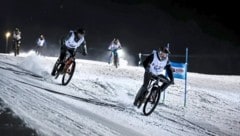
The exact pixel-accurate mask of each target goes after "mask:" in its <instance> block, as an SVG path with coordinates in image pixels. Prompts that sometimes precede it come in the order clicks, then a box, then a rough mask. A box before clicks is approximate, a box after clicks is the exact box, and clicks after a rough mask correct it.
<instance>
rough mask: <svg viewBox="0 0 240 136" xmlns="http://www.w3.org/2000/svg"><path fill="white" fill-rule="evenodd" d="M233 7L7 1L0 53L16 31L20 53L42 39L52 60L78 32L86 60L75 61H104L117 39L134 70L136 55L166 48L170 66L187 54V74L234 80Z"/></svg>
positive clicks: (238, 49)
mask: <svg viewBox="0 0 240 136" xmlns="http://www.w3.org/2000/svg"><path fill="white" fill-rule="evenodd" d="M237 5H238V4H237V3H236V2H234V1H233V0H230V1H222V2H221V1H217V2H212V3H209V1H200V0H195V1H190V0H161V1H160V0H104V1H100V0H38V1H28V0H21V1H19V0H18V1H17V0H8V1H4V2H2V3H1V5H0V13H1V16H0V33H1V36H0V50H1V52H4V51H5V48H6V47H5V45H6V44H5V43H6V39H5V36H4V34H5V32H6V31H11V32H12V30H13V29H14V28H15V27H18V28H19V29H20V30H21V32H22V36H23V40H22V46H21V50H22V51H29V50H30V49H33V48H34V47H35V42H36V39H37V37H38V36H39V35H40V34H44V35H45V37H46V40H47V43H48V45H47V48H46V49H45V55H51V56H58V54H59V39H60V38H61V37H62V36H64V35H66V34H67V33H68V31H69V30H70V29H75V28H77V27H84V28H85V29H86V31H87V34H86V40H87V45H88V48H89V55H88V56H86V57H82V56H81V55H78V57H79V58H84V59H91V60H100V61H107V55H108V52H107V47H108V45H109V43H110V42H111V41H112V39H113V38H114V37H117V38H119V39H120V42H121V44H122V46H123V48H124V50H125V52H126V53H127V56H126V58H127V59H128V61H129V63H130V64H131V65H137V62H138V53H139V52H142V53H150V52H151V51H152V50H153V49H158V48H159V47H160V46H166V45H167V43H169V44H170V50H171V52H172V55H171V56H170V58H171V60H173V61H180V62H185V58H184V55H185V48H186V47H187V48H188V49H189V71H191V72H199V73H208V74H234V75H239V74H240V63H239V58H240V55H239V53H240V45H239V43H240V42H239V38H238V37H239V35H240V27H239V23H240V22H239V21H238V20H239V18H238V16H239V15H238V12H237V9H238V7H237ZM10 41H11V39H9V42H10ZM9 46H10V45H9ZM8 48H10V47H8Z"/></svg>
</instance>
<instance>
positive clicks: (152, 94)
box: [137, 75, 170, 116]
mask: <svg viewBox="0 0 240 136" xmlns="http://www.w3.org/2000/svg"><path fill="white" fill-rule="evenodd" d="M160 83H162V84H164V83H165V84H166V85H165V86H164V88H161V86H162V84H161V85H160ZM169 85H170V80H169V79H167V78H166V77H165V76H163V75H159V76H152V77H151V80H150V81H149V84H148V87H147V91H146V92H144V94H140V95H141V96H140V98H139V101H138V104H137V107H138V108H140V107H141V105H142V104H144V106H143V114H144V115H146V116H148V115H150V114H151V113H152V112H153V111H154V109H155V108H156V107H157V104H158V102H159V100H160V97H161V92H163V91H164V90H165V89H166V88H167V87H168V86H169Z"/></svg>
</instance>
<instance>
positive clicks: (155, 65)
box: [133, 47, 174, 106]
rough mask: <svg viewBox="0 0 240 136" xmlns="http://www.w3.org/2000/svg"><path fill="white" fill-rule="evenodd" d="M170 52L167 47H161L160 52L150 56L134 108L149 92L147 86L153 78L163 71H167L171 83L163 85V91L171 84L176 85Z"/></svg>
mask: <svg viewBox="0 0 240 136" xmlns="http://www.w3.org/2000/svg"><path fill="white" fill-rule="evenodd" d="M169 53H170V51H169V50H168V48H167V47H161V48H160V50H159V51H156V50H153V52H152V54H151V55H149V56H148V57H147V58H146V59H145V60H144V62H143V67H144V69H145V73H144V80H143V85H142V86H141V88H140V89H139V91H138V93H137V95H136V97H135V100H134V103H133V104H134V106H136V105H137V103H138V101H139V99H140V98H141V96H142V95H143V94H144V93H145V92H146V91H147V86H148V84H149V81H150V79H151V77H152V76H153V75H154V76H158V75H160V74H162V72H163V70H164V69H166V72H167V75H168V77H169V79H170V83H169V84H168V83H163V84H162V86H161V88H160V89H161V91H163V90H165V89H166V88H167V87H168V86H169V85H170V84H174V78H173V70H172V68H171V65H170V64H169V59H168V54H169Z"/></svg>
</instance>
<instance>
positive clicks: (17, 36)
mask: <svg viewBox="0 0 240 136" xmlns="http://www.w3.org/2000/svg"><path fill="white" fill-rule="evenodd" d="M21 39H22V36H21V31H20V30H19V29H18V28H15V30H14V31H13V46H12V48H13V50H14V55H15V56H16V55H19V48H20V44H21Z"/></svg>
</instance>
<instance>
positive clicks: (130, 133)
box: [13, 79, 142, 136]
mask: <svg viewBox="0 0 240 136" xmlns="http://www.w3.org/2000/svg"><path fill="white" fill-rule="evenodd" d="M13 80H15V81H17V82H19V83H22V84H25V85H28V86H32V87H36V88H38V89H41V90H45V91H47V92H50V93H54V94H58V95H62V96H66V97H69V98H72V99H75V100H81V101H83V102H87V103H91V104H95V105H100V106H107V107H111V108H117V109H122V110H125V108H123V107H120V106H117V105H114V104H110V103H103V102H99V101H95V100H93V99H86V98H81V97H77V96H73V95H69V94H64V93H61V92H57V91H54V90H51V89H48V88H44V87H40V86H37V85H33V84H29V83H26V82H24V81H20V80H16V79H13ZM58 102H59V103H61V105H62V106H64V107H66V108H68V109H69V108H71V110H72V111H74V112H76V113H81V114H83V115H84V116H87V117H89V118H91V119H93V120H94V121H96V122H98V123H100V124H103V125H105V126H107V127H108V128H111V129H112V130H115V131H117V132H119V133H120V134H121V135H124V136H141V135H142V134H140V133H138V132H136V131H134V130H131V129H129V128H126V127H124V126H122V125H119V124H117V123H114V122H112V121H110V120H108V119H105V118H103V117H101V116H99V115H97V114H94V113H92V112H89V111H86V110H84V109H80V108H78V107H76V106H74V105H71V104H68V103H66V102H64V101H63V100H60V99H58Z"/></svg>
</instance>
